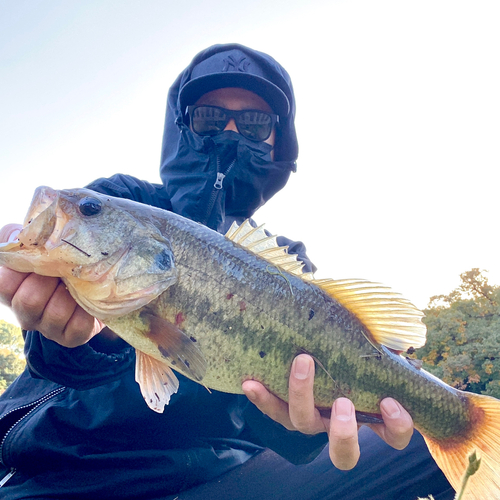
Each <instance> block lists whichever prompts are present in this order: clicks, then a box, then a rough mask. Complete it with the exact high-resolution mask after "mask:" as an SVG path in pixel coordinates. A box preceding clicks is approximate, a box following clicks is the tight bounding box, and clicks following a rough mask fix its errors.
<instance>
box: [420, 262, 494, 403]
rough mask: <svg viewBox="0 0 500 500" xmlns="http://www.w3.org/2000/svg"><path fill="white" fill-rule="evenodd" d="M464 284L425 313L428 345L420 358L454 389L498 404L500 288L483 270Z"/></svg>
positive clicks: (434, 300) (467, 277) (435, 301)
mask: <svg viewBox="0 0 500 500" xmlns="http://www.w3.org/2000/svg"><path fill="white" fill-rule="evenodd" d="M460 278H461V285H460V286H459V287H458V288H457V289H455V290H453V291H452V292H451V293H450V294H449V295H446V296H445V295H440V296H436V297H432V299H431V301H430V303H429V308H428V309H426V310H425V311H424V312H425V314H426V317H425V319H424V322H425V324H426V325H427V332H428V333H427V343H426V345H425V346H424V347H422V348H421V349H419V350H418V351H417V353H416V356H417V357H418V358H419V359H421V360H422V361H423V362H424V364H425V369H426V370H428V371H430V372H432V373H434V374H435V375H437V376H438V377H439V378H441V379H442V380H444V381H445V382H446V383H448V384H450V385H452V386H453V387H456V388H458V389H461V390H466V391H470V392H475V393H478V394H487V395H490V396H494V397H496V398H499V399H500V287H494V286H490V285H489V284H488V279H487V278H486V277H485V276H484V274H483V273H482V272H481V271H480V270H479V269H472V270H471V271H468V272H466V273H463V274H462V275H461V276H460Z"/></svg>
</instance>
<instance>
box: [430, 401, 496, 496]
mask: <svg viewBox="0 0 500 500" xmlns="http://www.w3.org/2000/svg"><path fill="white" fill-rule="evenodd" d="M463 395H464V396H465V397H466V398H467V399H468V401H469V404H470V408H471V416H472V424H473V425H472V429H471V432H470V434H469V435H468V436H461V437H459V438H458V439H457V438H455V439H454V440H453V441H452V440H447V441H438V440H435V439H431V438H428V437H426V436H424V439H425V441H426V443H427V446H428V447H429V450H430V452H431V455H432V457H433V458H434V460H435V461H436V463H437V464H438V466H439V467H440V469H441V470H442V471H443V473H444V475H445V476H446V477H447V479H448V481H450V483H451V485H452V486H453V488H454V489H455V490H456V491H458V490H459V489H460V485H461V482H462V478H463V475H464V473H465V471H466V469H467V466H468V465H469V459H468V457H469V455H470V454H471V453H472V452H473V451H474V450H475V451H476V453H477V455H478V457H479V458H480V459H481V466H480V468H479V470H478V471H477V473H476V474H474V475H473V476H471V477H470V479H469V482H468V486H467V489H466V491H465V495H464V497H463V498H464V500H465V499H467V500H489V499H500V401H499V400H497V399H495V398H492V397H489V396H481V395H478V394H472V393H463Z"/></svg>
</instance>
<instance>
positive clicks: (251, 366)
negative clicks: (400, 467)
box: [0, 187, 500, 500]
mask: <svg viewBox="0 0 500 500" xmlns="http://www.w3.org/2000/svg"><path fill="white" fill-rule="evenodd" d="M89 214H90V215H89ZM24 226H25V227H24V228H23V230H22V231H21V233H20V234H19V240H18V241H17V242H11V243H3V244H2V243H0V265H7V266H9V267H12V268H13V269H16V270H18V271H23V272H30V271H31V272H37V273H39V274H45V275H50V276H59V277H61V278H62V279H63V280H64V282H65V283H66V286H67V287H68V289H69V290H70V293H71V294H72V295H73V297H74V298H75V300H76V301H77V302H78V303H79V304H80V305H81V306H82V307H83V308H84V309H86V310H87V311H88V312H89V313H90V314H92V315H94V316H95V317H97V318H99V319H101V320H102V321H104V322H105V323H106V325H107V326H108V327H110V328H111V329H112V330H113V331H114V332H115V333H117V334H118V335H119V336H121V337H122V338H123V339H125V340H126V341H127V342H129V343H130V344H131V345H132V346H133V347H135V349H136V353H137V365H136V379H137V381H138V382H139V385H140V387H141V391H142V393H143V395H144V397H145V400H146V403H147V404H148V405H149V406H150V407H151V408H152V409H154V410H155V411H163V406H164V405H165V404H168V400H169V398H170V396H171V395H172V394H173V393H174V392H175V391H176V390H177V387H178V382H177V379H176V377H175V375H174V372H172V370H171V369H172V368H173V369H174V370H177V371H179V372H180V373H182V374H183V375H185V376H187V377H189V378H191V379H193V380H195V381H197V382H199V383H201V384H204V385H205V386H206V387H207V388H211V389H215V390H220V391H225V392H231V393H241V392H242V389H241V384H242V382H243V381H245V380H248V379H254V380H258V381H260V382H262V383H263V384H264V385H265V386H266V387H267V388H268V389H269V390H270V391H271V392H272V393H274V394H276V395H277V396H278V397H280V398H281V399H283V400H285V401H286V400H287V399H288V378H289V374H290V368H291V365H292V362H293V359H294V358H295V356H297V355H298V354H300V353H308V354H310V355H311V356H313V358H314V360H315V363H316V376H315V383H314V397H315V403H316V406H317V407H318V408H319V409H321V410H329V408H331V405H332V403H333V401H334V400H335V399H336V398H338V397H340V396H346V397H348V398H349V399H350V400H351V401H352V402H353V403H354V405H355V406H356V409H357V411H360V412H364V413H366V414H379V413H380V410H379V403H380V401H381V400H382V399H383V398H385V397H387V396H390V397H393V398H395V399H396V400H397V401H399V402H400V403H401V404H402V405H403V406H404V407H405V408H406V410H407V411H408V412H409V413H410V414H411V416H412V418H413V420H414V423H415V426H416V428H417V429H419V430H420V431H421V432H422V434H423V436H424V438H425V440H426V443H427V444H428V446H429V449H430V452H431V454H432V456H433V457H434V458H435V460H436V461H437V463H438V465H439V466H440V467H441V469H442V470H443V471H444V473H445V474H446V476H447V478H448V479H449V480H450V482H451V483H452V485H453V486H454V487H455V489H458V488H459V486H460V483H461V475H462V473H463V471H464V470H465V468H466V466H467V464H468V457H469V455H470V454H471V453H472V451H474V450H477V451H479V454H480V455H481V460H482V464H483V465H482V466H481V468H480V470H479V472H478V473H477V474H476V475H474V476H472V477H471V479H470V488H469V490H468V491H467V493H466V496H465V497H464V498H470V499H474V500H479V499H481V500H482V499H483V498H499V499H500V472H499V465H498V464H499V463H500V437H499V436H500V402H499V401H498V400H496V399H495V398H491V397H487V396H482V395H476V394H471V393H465V392H462V391H459V390H457V389H454V388H452V387H450V386H448V385H446V384H444V383H443V382H442V381H440V380H438V379H437V378H435V377H433V376H432V375H430V374H428V373H427V372H425V370H422V369H420V367H419V366H418V365H416V363H414V362H412V361H411V360H408V359H406V358H405V357H404V356H401V355H400V354H401V353H402V352H404V351H405V350H406V349H408V347H410V346H413V347H419V346H421V345H423V343H424V342H425V335H422V329H421V326H422V324H421V322H420V318H421V316H422V315H421V313H420V312H419V311H417V310H416V309H415V308H414V306H412V305H411V304H410V303H409V302H407V301H406V300H405V299H403V298H401V297H400V296H398V295H397V294H394V293H393V292H391V291H388V289H387V288H385V287H382V286H378V285H376V284H373V283H370V282H367V281H364V280H313V279H312V278H311V277H310V276H307V275H305V274H301V272H300V270H299V271H296V270H295V269H296V267H297V266H296V265H295V263H294V262H293V259H292V261H290V258H289V256H288V255H287V254H286V251H285V250H283V249H280V248H279V247H277V246H276V244H275V243H273V242H272V241H271V240H272V238H271V237H269V236H268V235H266V234H265V233H264V232H263V230H260V228H257V229H253V228H251V226H249V224H248V223H245V224H242V226H240V227H239V228H234V229H233V228H231V230H230V231H229V232H228V235H227V237H224V236H222V235H220V234H218V233H215V232H214V231H211V230H210V229H208V228H206V227H204V226H201V225H199V224H197V223H195V222H192V221H190V220H187V219H184V218H183V217H180V216H178V215H176V214H173V213H170V212H166V211H163V210H160V209H155V208H153V207H149V206H145V205H142V204H138V203H134V202H131V201H129V200H123V199H116V198H112V197H109V196H103V195H100V194H98V193H93V192H91V191H88V190H68V191H54V190H52V189H50V188H45V187H43V188H39V189H38V190H37V192H36V193H35V197H34V200H33V203H32V206H31V207H30V210H29V212H28V215H27V217H26V221H25V225H24ZM252 249H253V250H252ZM299 266H300V265H299Z"/></svg>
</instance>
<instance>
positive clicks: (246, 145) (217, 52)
mask: <svg viewBox="0 0 500 500" xmlns="http://www.w3.org/2000/svg"><path fill="white" fill-rule="evenodd" d="M231 86H232V87H234V86H237V87H242V88H246V89H247V90H251V91H252V92H254V93H256V94H258V95H260V96H261V97H262V98H263V99H264V100H266V102H268V104H269V105H270V106H271V108H272V109H273V110H274V111H275V112H276V113H278V114H279V117H280V121H279V124H278V125H277V128H276V140H275V146H274V159H271V149H272V148H271V147H270V146H269V145H268V144H266V143H255V142H252V141H249V140H247V139H245V138H244V137H243V136H241V135H240V134H238V133H235V132H231V131H226V132H223V133H222V134H219V135H217V136H212V137H201V136H198V135H196V134H194V133H193V132H192V131H191V130H190V128H189V126H188V124H187V122H186V117H185V110H186V106H188V105H190V104H194V103H195V102H196V100H197V99H198V98H199V97H201V95H203V94H204V93H206V92H210V91H211V90H215V89H218V88H225V87H231ZM294 120H295V98H294V94H293V87H292V83H291V80H290V77H289V75H288V73H287V72H286V71H285V69H284V68H283V67H282V66H280V65H279V64H278V63H277V62H276V61H275V60H274V59H273V58H271V57H270V56H268V55H267V54H264V53H262V52H258V51H255V50H252V49H250V48H248V47H244V46H242V45H238V44H226V45H214V46H212V47H209V48H208V49H206V50H204V51H202V52H200V53H199V54H198V55H197V56H196V57H195V58H194V59H193V61H192V62H191V64H190V65H189V66H188V67H187V68H186V69H185V70H184V71H183V72H182V73H181V74H180V75H179V77H178V78H177V80H176V81H175V82H174V84H173V85H172V87H171V88H170V91H169V94H168V99H167V110H166V117H165V128H164V134H163V144H162V153H161V166H160V176H161V179H162V182H163V185H164V187H165V189H166V192H167V195H168V197H169V198H170V200H171V202H172V210H173V211H174V212H177V213H179V214H181V215H183V216H185V217H189V218H191V219H193V220H197V221H198V222H201V223H203V224H206V225H208V226H209V227H211V228H212V229H216V230H219V231H224V230H225V229H226V227H227V226H228V225H230V223H231V222H232V220H235V219H236V220H239V221H241V220H242V219H244V218H247V217H251V216H252V215H253V213H254V212H255V211H256V210H257V209H258V208H259V207H260V206H262V205H263V204H264V203H265V202H266V201H267V200H269V199H270V198H271V197H272V196H273V195H274V194H276V193H277V192H278V191H279V190H280V189H281V188H282V187H283V186H284V185H285V184H286V182H287V181H288V178H289V176H290V173H291V172H292V171H295V169H296V160H297V156H298V144H297V137H296V132H295V124H294Z"/></svg>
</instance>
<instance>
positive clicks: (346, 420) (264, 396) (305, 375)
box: [242, 354, 413, 470]
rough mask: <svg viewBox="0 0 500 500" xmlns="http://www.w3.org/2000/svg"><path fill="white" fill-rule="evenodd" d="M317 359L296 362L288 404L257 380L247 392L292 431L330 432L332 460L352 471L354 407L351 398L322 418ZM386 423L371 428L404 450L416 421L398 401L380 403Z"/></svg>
mask: <svg viewBox="0 0 500 500" xmlns="http://www.w3.org/2000/svg"><path fill="white" fill-rule="evenodd" d="M313 384H314V360H313V359H312V358H311V356H308V355H307V354H300V355H299V356H297V357H296V358H295V360H294V362H293V365H292V370H291V373H290V381H289V402H288V404H287V403H285V402H284V401H282V400H281V399H278V398H277V397H276V396H273V395H272V394H271V393H270V392H269V391H267V390H266V388H265V387H264V386H263V385H262V384H260V383H259V382H256V381H254V380H247V381H245V382H244V383H243V386H242V387H243V391H244V392H245V394H246V395H247V397H248V398H249V399H250V401H252V402H253V403H254V404H255V405H256V406H257V407H258V408H259V409H260V410H261V411H262V412H263V413H265V414H266V415H268V416H269V417H271V418H272V419H273V420H275V421H276V422H279V423H280V424H282V425H284V426H285V427H286V428H287V429H289V430H297V431H300V432H302V433H304V434H318V433H320V432H326V433H328V438H329V452H330V458H331V460H332V462H333V464H334V465H335V467H337V468H338V469H342V470H349V469H352V468H353V467H354V466H355V465H356V464H357V462H358V459H359V444H358V424H357V422H356V414H355V410H354V405H353V404H352V403H351V401H349V399H347V398H339V399H337V400H336V401H335V402H334V403H333V407H332V413H331V418H326V417H322V416H321V415H320V413H319V411H318V410H317V408H315V406H314V397H313ZM380 411H381V413H382V418H383V420H384V424H372V425H370V427H371V428H372V429H373V430H374V431H375V432H376V433H377V434H378V435H379V436H380V437H381V438H382V439H383V440H384V441H385V442H386V443H387V444H389V445H390V446H392V447H393V448H396V449H398V450H401V449H403V448H405V447H406V446H407V445H408V443H409V442H410V439H411V436H412V434H413V421H412V419H411V417H410V415H409V414H408V413H407V412H406V410H405V409H404V408H403V407H402V406H401V405H400V404H399V403H398V402H397V401H395V400H394V399H391V398H386V399H384V400H382V402H381V403H380Z"/></svg>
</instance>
